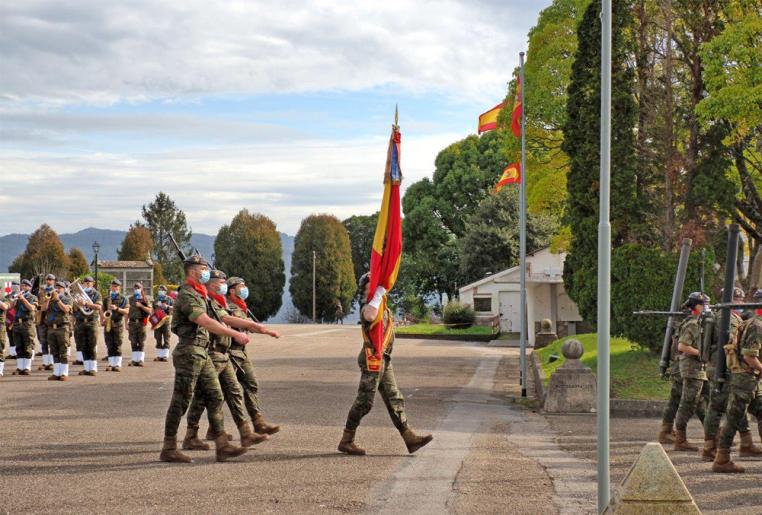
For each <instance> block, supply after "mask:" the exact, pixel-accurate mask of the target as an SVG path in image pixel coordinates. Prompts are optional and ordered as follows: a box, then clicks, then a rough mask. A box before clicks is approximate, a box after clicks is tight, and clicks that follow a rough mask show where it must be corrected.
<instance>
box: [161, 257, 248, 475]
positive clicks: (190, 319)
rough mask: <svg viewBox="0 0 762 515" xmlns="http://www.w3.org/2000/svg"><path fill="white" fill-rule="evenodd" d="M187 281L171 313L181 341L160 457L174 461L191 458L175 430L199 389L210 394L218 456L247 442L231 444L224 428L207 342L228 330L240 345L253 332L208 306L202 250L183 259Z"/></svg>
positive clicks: (226, 455)
mask: <svg viewBox="0 0 762 515" xmlns="http://www.w3.org/2000/svg"><path fill="white" fill-rule="evenodd" d="M183 264H184V269H185V277H186V282H185V284H183V285H182V286H181V287H180V291H179V292H178V295H177V300H176V301H175V309H174V316H173V317H172V332H173V333H175V334H176V335H177V336H178V339H179V341H178V343H177V345H176V346H175V350H174V351H173V352H172V365H173V366H174V367H175V386H174V391H173V392H172V401H171V402H170V404H169V409H167V418H166V422H165V425H164V446H163V447H162V450H161V454H160V455H159V459H160V460H161V461H167V462H173V463H190V462H191V461H193V460H191V458H190V456H187V455H186V454H183V453H182V452H180V451H178V450H177V430H178V429H179V428H180V421H181V419H182V417H183V415H184V414H185V412H186V411H187V410H188V405H189V404H190V402H191V399H192V398H193V393H194V391H196V389H198V391H200V392H201V395H203V396H204V398H205V399H206V409H207V411H208V418H209V427H210V429H211V430H212V432H213V433H214V434H215V435H217V436H216V437H215V440H214V444H215V447H216V455H217V461H225V460H226V459H228V458H233V457H236V456H240V455H241V454H243V453H245V452H246V450H247V449H246V447H235V446H233V445H231V444H230V441H229V440H228V435H227V434H226V433H225V418H224V416H223V413H222V402H223V400H224V397H223V394H222V389H221V387H220V381H219V378H218V376H217V370H216V369H215V367H214V363H212V360H211V358H210V357H209V354H208V353H207V347H208V345H209V333H210V332H211V333H213V334H216V335H218V336H229V337H231V338H233V340H235V341H237V342H238V343H240V344H241V345H246V344H247V343H249V337H248V336H246V335H245V334H244V333H240V332H238V331H235V330H233V329H231V328H229V327H227V326H226V325H223V324H221V323H219V322H217V321H216V320H214V318H212V316H210V315H209V314H208V312H207V310H208V309H209V307H208V304H207V295H208V293H207V290H206V286H205V284H206V283H207V282H208V281H209V278H210V275H211V274H210V272H209V265H208V264H207V263H206V261H204V260H203V259H202V258H201V256H197V255H195V256H190V257H188V258H186V259H185V260H184V261H183Z"/></svg>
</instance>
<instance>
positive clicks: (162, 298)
mask: <svg viewBox="0 0 762 515" xmlns="http://www.w3.org/2000/svg"><path fill="white" fill-rule="evenodd" d="M159 300H164V292H163V291H160V292H159Z"/></svg>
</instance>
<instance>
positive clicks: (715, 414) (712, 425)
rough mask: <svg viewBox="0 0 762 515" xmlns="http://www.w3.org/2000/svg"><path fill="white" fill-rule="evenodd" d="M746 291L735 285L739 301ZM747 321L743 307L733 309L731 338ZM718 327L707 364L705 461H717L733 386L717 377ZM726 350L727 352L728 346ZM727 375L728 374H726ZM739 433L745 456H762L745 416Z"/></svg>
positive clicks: (741, 449) (743, 455)
mask: <svg viewBox="0 0 762 515" xmlns="http://www.w3.org/2000/svg"><path fill="white" fill-rule="evenodd" d="M744 297H745V294H744V291H743V290H742V289H741V288H733V302H734V303H736V304H738V303H742V302H743V301H744ZM742 322H743V318H742V317H741V312H740V310H736V309H734V310H731V312H730V338H729V340H728V341H734V340H735V336H736V331H737V330H738V327H739V326H740V325H741V323H742ZM714 327H715V329H716V330H715V331H714V336H713V338H712V345H711V348H710V353H709V362H708V363H707V366H706V373H707V376H709V403H708V409H707V412H706V418H705V419H704V448H703V449H702V450H701V459H702V460H704V461H714V458H715V455H716V450H717V431H718V429H719V427H720V419H721V418H722V415H723V414H724V413H725V406H726V405H727V403H728V391H729V389H730V387H729V385H728V384H726V383H727V382H719V381H717V380H716V379H715V373H714V371H715V370H714V365H715V363H716V360H717V352H718V349H719V339H720V333H719V323H715V325H714ZM722 352H725V351H724V350H723V351H722ZM726 379H727V378H726ZM739 424H740V426H739V433H740V435H741V447H740V449H739V451H740V455H741V457H749V456H753V457H756V456H762V449H760V448H759V447H757V446H755V445H754V442H753V441H752V437H751V431H749V420H748V418H747V417H744V418H743V419H741V420H740V421H739Z"/></svg>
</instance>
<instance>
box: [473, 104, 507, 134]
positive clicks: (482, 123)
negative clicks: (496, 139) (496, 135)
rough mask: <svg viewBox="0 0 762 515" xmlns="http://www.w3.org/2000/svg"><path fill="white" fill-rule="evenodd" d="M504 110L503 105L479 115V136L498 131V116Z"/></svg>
mask: <svg viewBox="0 0 762 515" xmlns="http://www.w3.org/2000/svg"><path fill="white" fill-rule="evenodd" d="M502 109H503V103H502V102H500V103H499V104H498V105H496V106H495V107H493V108H492V109H490V110H489V111H486V112H484V113H482V114H480V115H479V134H481V133H482V132H487V131H494V130H495V129H497V116H498V115H499V114H500V111H501V110H502Z"/></svg>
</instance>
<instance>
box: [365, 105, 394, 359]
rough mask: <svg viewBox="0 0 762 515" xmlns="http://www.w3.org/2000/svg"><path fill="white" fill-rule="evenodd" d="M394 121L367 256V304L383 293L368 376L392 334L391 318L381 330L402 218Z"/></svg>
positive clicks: (367, 351) (367, 355) (367, 352)
mask: <svg viewBox="0 0 762 515" xmlns="http://www.w3.org/2000/svg"><path fill="white" fill-rule="evenodd" d="M397 120H398V117H397V112H396V110H395V113H394V125H393V126H392V133H391V136H389V148H388V150H387V152H386V170H385V172H384V196H383V198H382V199H381V210H380V211H379V214H378V223H377V224H376V234H375V236H374V238H373V249H372V250H371V253H370V283H369V285H368V286H369V288H368V299H367V300H368V301H370V300H371V298H373V296H374V295H375V294H376V290H378V289H379V288H381V289H382V290H383V300H382V301H381V305H380V306H379V309H378V314H377V315H376V319H375V320H374V321H373V322H372V323H371V326H370V331H369V333H370V334H369V336H370V340H371V347H372V348H368V347H366V348H365V358H366V365H367V368H368V370H369V371H371V372H378V371H380V370H381V364H382V362H383V352H384V348H385V346H386V345H387V343H388V341H389V339H390V336H391V334H392V330H391V329H392V325H393V323H394V320H392V319H391V317H390V319H389V320H388V322H387V330H386V331H385V330H384V314H385V312H386V293H387V292H388V291H389V290H391V289H392V287H394V283H395V282H396V281H397V273H398V272H399V269H400V261H401V260H402V216H401V213H400V183H401V182H402V169H401V168H400V146H401V142H402V136H401V134H400V131H399V126H398V125H397Z"/></svg>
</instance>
